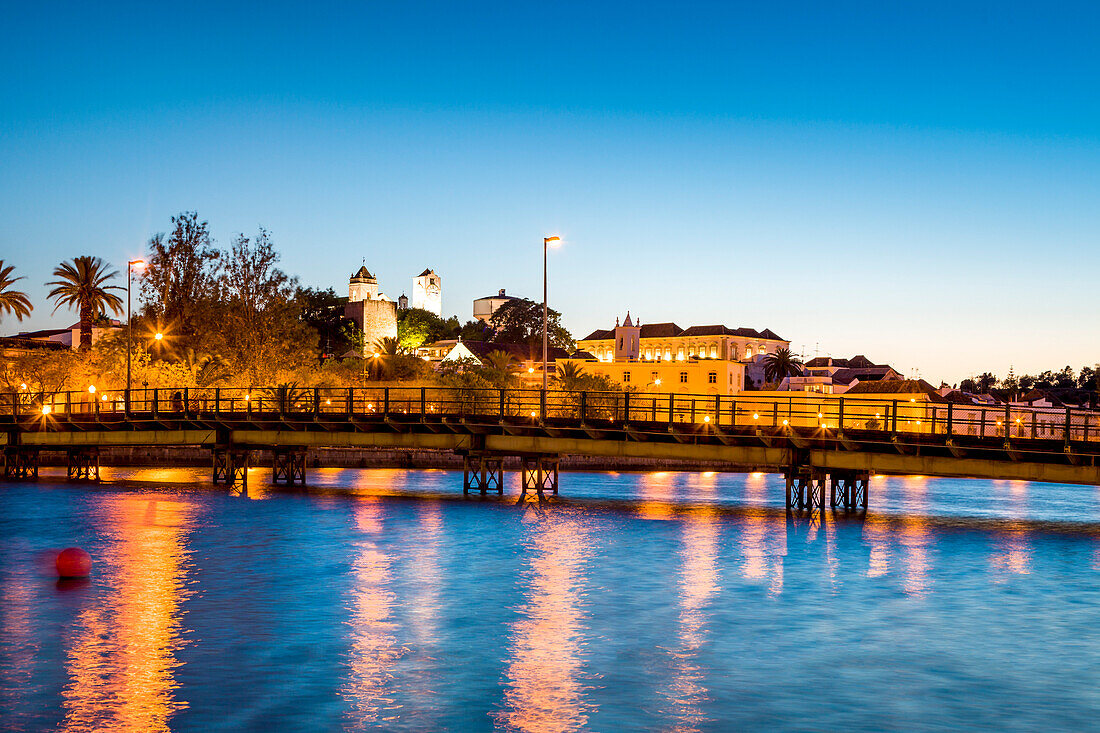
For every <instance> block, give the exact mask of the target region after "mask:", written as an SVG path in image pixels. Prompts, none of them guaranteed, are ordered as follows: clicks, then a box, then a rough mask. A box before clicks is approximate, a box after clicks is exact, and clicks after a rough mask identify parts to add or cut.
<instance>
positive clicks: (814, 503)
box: [786, 466, 825, 512]
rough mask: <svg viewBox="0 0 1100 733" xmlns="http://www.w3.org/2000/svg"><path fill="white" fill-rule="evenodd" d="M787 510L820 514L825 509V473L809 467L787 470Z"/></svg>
mask: <svg viewBox="0 0 1100 733" xmlns="http://www.w3.org/2000/svg"><path fill="white" fill-rule="evenodd" d="M786 483H787V509H788V510H790V509H805V510H807V511H810V512H819V511H823V510H824V509H825V473H824V471H820V470H818V469H814V468H810V467H808V466H798V467H793V468H790V469H788V470H787V472H786Z"/></svg>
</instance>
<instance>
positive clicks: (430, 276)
mask: <svg viewBox="0 0 1100 733" xmlns="http://www.w3.org/2000/svg"><path fill="white" fill-rule="evenodd" d="M412 307H413V308H422V309H423V310H426V311H430V312H432V313H434V314H436V315H437V316H442V315H443V278H441V277H440V276H439V275H437V274H435V270H433V269H431V268H428V269H426V270H424V272H422V273H420V274H419V275H417V276H416V279H414V280H413V297H412Z"/></svg>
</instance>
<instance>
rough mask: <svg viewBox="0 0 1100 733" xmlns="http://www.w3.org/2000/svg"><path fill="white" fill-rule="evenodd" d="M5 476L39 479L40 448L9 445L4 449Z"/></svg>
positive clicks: (6, 477) (28, 479) (27, 479)
mask: <svg viewBox="0 0 1100 733" xmlns="http://www.w3.org/2000/svg"><path fill="white" fill-rule="evenodd" d="M4 478H5V479H9V480H18V479H22V480H24V481H37V480H38V449H37V448H24V447H22V446H16V445H13V446H8V447H7V448H5V449H4Z"/></svg>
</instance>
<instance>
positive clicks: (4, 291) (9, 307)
mask: <svg viewBox="0 0 1100 733" xmlns="http://www.w3.org/2000/svg"><path fill="white" fill-rule="evenodd" d="M14 270H15V265H5V264H4V261H3V260H0V313H14V314H15V318H16V320H18V321H22V320H23V318H24V317H25V316H29V315H30V314H31V310H33V309H34V306H33V305H31V300H30V298H28V297H27V294H26V293H24V292H23V291H21V290H14V289H13V288H12V285H13V284H15V283H17V282H19V281H20V280H24V279H26V278H24V277H22V276H20V277H12V276H11V274H12V272H13V271H14Z"/></svg>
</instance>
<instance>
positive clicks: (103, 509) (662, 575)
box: [0, 469, 1100, 732]
mask: <svg viewBox="0 0 1100 733" xmlns="http://www.w3.org/2000/svg"><path fill="white" fill-rule="evenodd" d="M205 478H206V472H205V471H204V470H193V469H171V470H169V469H152V470H149V471H148V472H144V471H143V470H130V471H122V470H117V472H116V473H115V474H114V475H113V479H114V480H115V481H116V482H117V484H116V485H115V486H112V485H110V484H109V483H108V484H107V485H103V486H96V487H89V486H76V485H67V484H62V483H52V482H50V481H49V480H47V481H43V482H41V483H40V484H38V485H18V484H7V485H3V484H0V496H2V498H3V501H2V502H0V599H2V600H0V685H2V687H3V689H2V690H0V728H2V729H13V730H41V729H44V728H59V729H62V730H73V731H82V730H105V729H110V730H169V729H173V730H176V729H180V730H196V729H203V730H207V729H219V728H221V729H234V728H238V727H241V726H242V725H245V726H246V727H247V726H249V725H251V726H265V727H277V725H278V724H279V721H280V720H283V717H281V716H283V715H284V714H285V713H282V712H276V711H278V710H284V709H286V708H291V709H293V710H295V711H297V713H296V714H297V715H298V716H299V717H297V718H295V725H294V726H293V727H301V725H303V724H305V725H306V727H315V728H317V729H325V730H333V729H347V730H358V729H364V728H373V729H387V730H389V729H403V730H423V729H430V730H476V729H489V728H493V727H496V728H499V729H505V730H518V731H539V732H543V731H569V730H589V729H592V730H614V729H662V730H679V731H697V730H698V731H702V730H725V729H731V728H761V727H767V728H772V729H792V728H805V727H807V726H808V727H814V728H821V729H841V728H844V729H864V730H873V729H880V728H884V727H887V728H890V727H893V728H898V727H901V728H909V729H921V728H930V729H934V728H944V727H953V726H960V725H966V726H969V727H986V728H998V729H1014V728H1015V729H1028V728H1035V727H1039V726H1041V727H1045V728H1047V729H1066V730H1071V729H1082V728H1085V727H1088V725H1089V724H1090V722H1091V721H1093V720H1094V719H1095V716H1096V715H1097V714H1100V694H1098V693H1096V692H1095V690H1096V689H1100V673H1098V672H1097V670H1100V645H1097V644H1096V643H1094V639H1095V633H1094V629H1095V628H1097V627H1098V626H1100V610H1098V609H1100V584H1098V583H1097V577H1098V576H1097V573H1098V572H1100V570H1098V564H1100V529H1098V527H1097V525H1090V526H1075V527H1072V528H1071V527H1068V526H1059V525H1055V524H1046V525H1043V524H1036V523H1035V522H1034V520H1035V519H1036V518H1039V519H1051V518H1052V517H1051V516H1050V514H1052V513H1053V514H1056V515H1057V516H1055V517H1053V518H1055V519H1061V518H1063V517H1062V516H1061V515H1060V514H1059V513H1060V512H1064V511H1065V509H1064V507H1069V506H1073V505H1076V506H1078V507H1079V509H1080V510H1081V511H1082V512H1085V514H1084V516H1078V517H1076V519H1078V520H1081V519H1090V520H1092V521H1095V520H1096V519H1098V518H1100V517H1097V516H1088V515H1087V511H1088V507H1089V506H1090V505H1089V501H1090V499H1089V498H1088V497H1095V492H1094V491H1093V490H1091V489H1088V488H1082V487H1051V486H1039V485H1035V484H1027V483H1020V482H969V483H968V482H945V481H938V480H935V479H927V478H910V479H882V478H878V477H876V478H875V479H874V480H873V481H872V485H871V506H872V510H875V509H879V511H872V513H871V514H870V515H868V516H867V517H866V519H865V520H864V521H847V520H843V519H834V518H833V517H831V516H829V517H826V518H824V519H821V518H812V517H807V516H793V517H788V516H785V515H784V514H783V513H782V512H778V511H775V506H776V503H777V502H779V503H781V502H782V484H781V482H780V481H779V480H777V478H776V477H774V476H770V475H764V474H749V475H731V474H715V473H699V474H690V473H672V472H668V473H655V474H625V473H619V474H566V475H564V476H563V481H562V491H563V495H564V496H566V497H570V496H580V497H585V498H586V499H587V501H580V502H579V503H576V504H571V503H569V502H565V503H562V504H557V505H551V506H548V507H545V508H538V507H531V506H529V507H527V508H526V509H522V508H518V507H513V506H511V505H509V504H507V503H502V502H498V501H495V500H492V501H482V500H480V499H474V500H471V501H462V500H460V499H458V498H457V497H455V496H454V495H456V494H458V493H459V492H460V491H461V489H460V484H461V478H460V476H456V475H455V474H454V473H452V472H445V471H431V472H412V471H387V470H370V471H338V470H323V471H312V472H311V473H310V482H311V484H312V487H311V488H309V489H306V490H302V489H294V490H287V489H273V488H270V487H268V486H266V485H265V484H264V481H265V480H266V478H267V475H266V472H263V473H261V472H260V469H254V471H253V472H252V473H251V474H250V476H249V484H248V487H247V489H246V490H242V488H241V487H236V488H234V489H225V488H224V487H219V488H217V489H214V488H211V487H209V486H202V485H199V484H197V483H196V482H197V481H202V480H203V479H205ZM510 491H514V487H512V488H511V489H510ZM976 492H977V493H980V494H981V495H982V496H983V497H985V498H986V499H987V500H988V504H989V505H991V506H992V505H995V506H996V507H997V509H998V511H999V512H1000V517H1001V519H1000V520H999V521H997V522H995V523H988V522H973V521H969V522H968V521H960V520H958V517H960V516H977V517H984V516H988V514H989V511H988V510H987V509H983V510H982V511H976V510H975V504H976V499H975V493H976ZM448 493H449V494H451V495H452V497H451V498H450V499H446V498H439V495H443V494H448ZM260 497H263V498H264V501H252V500H253V499H257V498H260ZM620 499H629V500H630V502H629V503H620V502H619V500H620ZM1051 507H1055V508H1054V509H1051ZM882 508H886V509H889V510H891V511H887V512H883V511H881V509H882ZM654 520H656V521H654ZM1070 530H1072V531H1070ZM71 544H77V545H81V546H84V547H86V548H87V549H89V551H90V552H91V553H92V554H93V556H94V557H95V559H96V565H95V573H94V576H93V578H92V579H91V581H90V582H89V583H88V584H86V585H84V586H80V585H77V586H76V587H73V588H67V587H58V586H57V584H56V583H55V581H54V579H53V578H51V577H50V576H49V574H48V573H46V572H44V571H43V570H42V569H41V567H40V556H41V553H42V552H43V551H45V550H47V549H50V548H54V549H56V548H60V547H63V546H66V545H71ZM258 570H259V571H260V572H264V573H268V574H269V575H268V577H257V571H258ZM246 581H247V584H248V587H249V588H250V589H251V590H248V591H244V590H243V589H242V588H243V586H244V585H245V582H246ZM238 586H240V587H238ZM307 589H308V590H309V591H310V592H309V593H308V594H306V595H305V596H304V595H303V591H304V590H307ZM257 591H259V592H257ZM245 593H247V597H245V595H243V594H245ZM246 600H247V605H241V604H242V603H243V602H244V601H246ZM242 608H247V609H248V610H247V612H243V611H241V609H242ZM284 618H285V619H290V620H291V621H289V622H287V623H281V620H282V619H284ZM250 638H255V639H259V640H260V641H259V642H257V643H252V644H249V643H244V644H239V643H235V640H247V639H250ZM301 649H311V650H317V653H312V654H303V653H300V652H299V651H297V650H301ZM199 660H202V661H201V662H200V661H199ZM197 665H201V666H197ZM185 672H186V674H185ZM242 675H245V676H252V675H255V680H256V682H255V685H259V686H261V688H260V690H259V691H257V692H256V693H255V694H254V695H253V696H252V697H249V698H247V699H244V700H240V701H239V702H237V704H238V705H239V706H241V707H243V708H245V709H244V710H232V711H231V710H226V711H224V712H225V713H226V714H225V716H224V718H222V717H219V710H218V708H217V706H219V705H225V704H226V698H225V697H223V696H220V695H219V694H217V693H218V691H219V688H220V687H222V686H232V685H234V684H237V680H238V678H240V677H241V676H242ZM1035 680H1042V681H1043V684H1042V685H1041V686H1038V687H1037V686H1036V685H1035V683H1034V681H1035ZM200 681H201V683H202V684H200ZM263 685H268V686H270V691H269V692H267V693H266V694H265V693H264V691H263V687H262V686H263ZM253 686H254V685H249V687H253ZM819 689H820V690H826V689H827V691H828V696H827V700H825V699H824V698H823V701H822V703H821V704H820V705H819V706H816V707H815V709H814V711H813V718H812V720H809V721H808V719H807V718H806V714H807V713H806V712H805V710H806V708H805V703H806V700H807V698H806V695H807V694H808V693H807V691H808V690H819ZM814 694H815V695H816V694H817V693H816V692H815V693H814ZM815 699H816V698H815ZM280 701H282V704H283V705H285V708H280V707H279V704H280ZM1006 711H1010V712H1006ZM229 713H233V714H234V715H235V716H236V717H234V715H230V714H229ZM287 725H290V723H287Z"/></svg>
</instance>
